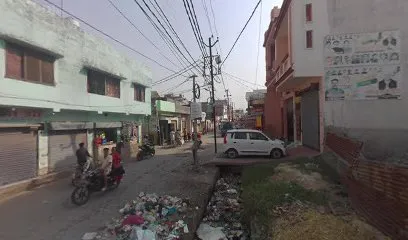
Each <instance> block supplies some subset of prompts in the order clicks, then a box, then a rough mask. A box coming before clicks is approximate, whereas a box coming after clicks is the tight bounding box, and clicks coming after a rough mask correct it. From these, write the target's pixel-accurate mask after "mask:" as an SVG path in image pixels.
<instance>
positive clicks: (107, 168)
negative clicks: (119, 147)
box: [101, 148, 113, 191]
mask: <svg viewBox="0 0 408 240" xmlns="http://www.w3.org/2000/svg"><path fill="white" fill-rule="evenodd" d="M112 161H113V160H112V155H110V154H109V148H104V149H103V162H102V166H101V171H102V174H103V180H104V184H105V185H104V187H103V188H102V191H105V190H106V187H107V186H108V175H109V173H110V172H111V171H112Z"/></svg>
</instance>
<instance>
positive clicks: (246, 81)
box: [223, 71, 265, 87]
mask: <svg viewBox="0 0 408 240" xmlns="http://www.w3.org/2000/svg"><path fill="white" fill-rule="evenodd" d="M223 73H224V74H226V75H228V76H230V77H232V78H235V79H237V80H240V81H242V82H245V83H248V84H251V85H254V86H258V87H265V86H262V85H260V84H256V83H253V82H250V81H248V80H245V79H243V78H240V77H237V76H234V75H232V74H231V73H227V72H225V71H223Z"/></svg>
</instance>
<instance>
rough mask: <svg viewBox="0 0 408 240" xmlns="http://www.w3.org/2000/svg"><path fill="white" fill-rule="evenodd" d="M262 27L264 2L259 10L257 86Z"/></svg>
mask: <svg viewBox="0 0 408 240" xmlns="http://www.w3.org/2000/svg"><path fill="white" fill-rule="evenodd" d="M261 25H262V1H261V8H260V10H259V27H258V29H259V32H258V53H257V55H256V70H255V85H256V83H257V81H258V67H259V52H260V49H261Z"/></svg>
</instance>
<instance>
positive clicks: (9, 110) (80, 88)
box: [0, 0, 152, 186]
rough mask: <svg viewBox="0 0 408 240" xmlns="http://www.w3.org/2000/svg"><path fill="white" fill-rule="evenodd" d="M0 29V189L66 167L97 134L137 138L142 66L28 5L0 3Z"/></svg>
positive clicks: (145, 89) (143, 96)
mask: <svg viewBox="0 0 408 240" xmlns="http://www.w3.org/2000/svg"><path fill="white" fill-rule="evenodd" d="M0 22H1V24H0V122H1V123H0V149H1V152H2V154H1V155H0V167H1V169H2V173H1V174H0V186H1V185H5V184H9V183H13V182H17V181H21V180H24V179H29V178H32V177H35V176H37V175H39V174H46V173H49V172H53V171H61V170H67V169H70V168H72V166H73V165H74V164H75V163H76V157H75V150H76V149H77V145H78V144H79V143H80V142H84V143H86V145H87V147H88V149H89V150H90V151H91V152H92V151H93V150H94V151H96V152H94V154H97V153H98V151H99V150H100V149H98V148H96V149H95V148H94V147H93V145H94V144H93V143H94V138H95V136H96V135H97V134H99V133H100V132H102V131H103V132H104V135H105V136H106V139H105V143H110V142H111V141H112V142H116V141H118V140H119V139H120V136H123V137H125V138H126V139H125V140H130V139H127V138H128V137H129V138H130V137H136V139H135V140H136V141H137V140H138V139H137V138H140V132H141V128H140V124H141V122H143V120H144V118H145V117H146V115H150V114H151V106H150V90H149V86H150V85H151V78H152V75H151V72H150V71H149V70H148V69H147V68H146V67H144V66H142V65H141V64H139V63H136V62H134V61H132V60H130V59H129V58H128V57H126V56H125V55H124V54H122V53H120V52H118V51H116V50H115V49H114V48H113V47H112V46H110V45H109V44H107V43H106V42H105V41H103V40H102V39H100V38H98V37H95V36H93V35H91V34H88V33H87V32H84V31H83V30H81V28H80V27H79V24H78V23H77V22H74V21H72V20H71V19H64V18H61V17H59V16H57V15H56V14H54V13H53V12H50V11H49V10H48V9H46V8H45V7H43V6H41V5H39V4H37V3H34V2H32V1H29V0H21V1H14V0H4V1H0ZM100 140H101V139H100ZM109 146H110V147H112V145H109Z"/></svg>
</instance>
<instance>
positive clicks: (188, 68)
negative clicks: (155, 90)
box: [153, 61, 198, 86]
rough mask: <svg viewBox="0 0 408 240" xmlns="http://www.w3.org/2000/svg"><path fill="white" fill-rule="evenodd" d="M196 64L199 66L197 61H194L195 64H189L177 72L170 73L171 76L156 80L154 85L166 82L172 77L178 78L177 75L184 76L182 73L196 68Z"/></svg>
mask: <svg viewBox="0 0 408 240" xmlns="http://www.w3.org/2000/svg"><path fill="white" fill-rule="evenodd" d="M195 66H198V64H197V61H196V62H194V65H190V66H187V67H186V68H183V69H181V70H180V71H178V72H177V73H174V74H171V75H169V76H167V77H164V78H162V79H160V80H158V81H156V82H153V86H154V85H158V84H162V83H165V82H167V81H170V80H172V79H174V78H176V77H179V76H183V75H182V74H183V73H185V72H187V71H189V70H190V69H192V68H194V67H195Z"/></svg>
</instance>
